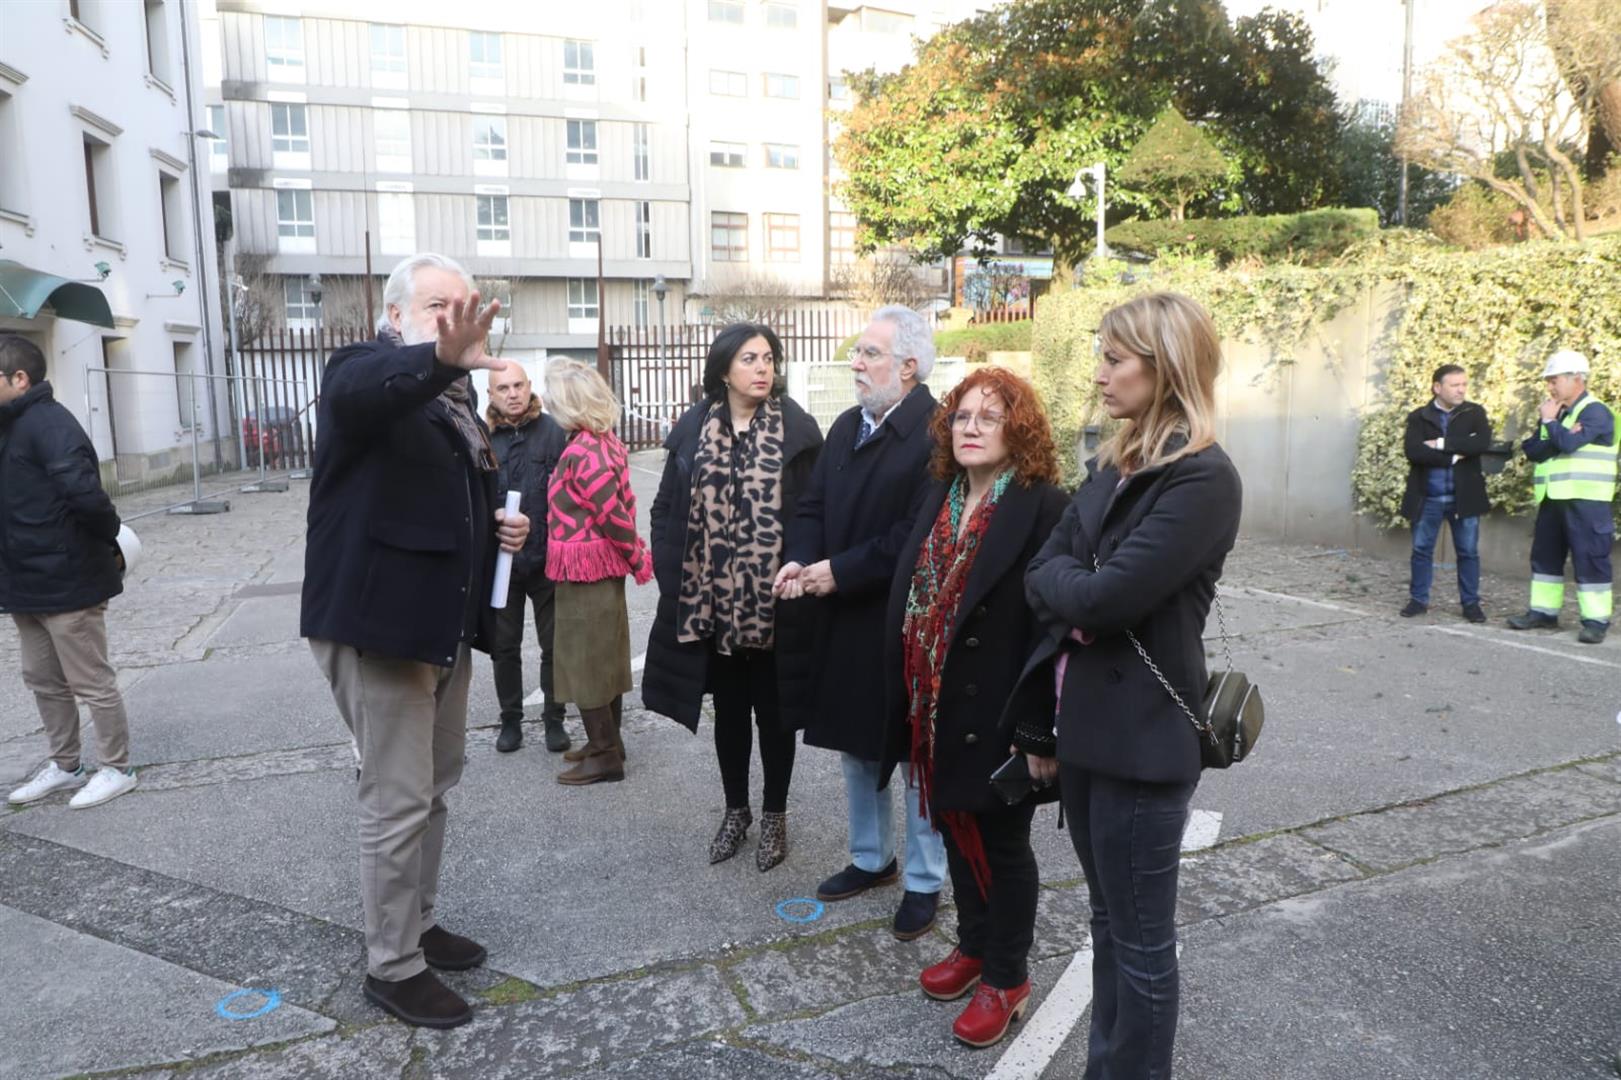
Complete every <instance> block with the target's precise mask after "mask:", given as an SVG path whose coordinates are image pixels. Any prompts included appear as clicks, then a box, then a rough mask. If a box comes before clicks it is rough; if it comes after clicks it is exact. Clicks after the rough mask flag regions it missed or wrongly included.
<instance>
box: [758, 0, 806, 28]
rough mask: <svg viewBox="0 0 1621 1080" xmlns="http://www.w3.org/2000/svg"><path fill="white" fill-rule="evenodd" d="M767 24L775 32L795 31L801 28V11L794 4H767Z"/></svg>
mask: <svg viewBox="0 0 1621 1080" xmlns="http://www.w3.org/2000/svg"><path fill="white" fill-rule="evenodd" d="M765 24H766V25H767V26H769V27H771V28H772V29H773V30H793V29H795V28H796V27H798V26H799V11H798V10H797V9H796V8H795V7H794V6H793V5H792V4H767V5H766V6H765Z"/></svg>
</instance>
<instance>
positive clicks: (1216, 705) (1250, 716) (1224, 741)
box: [1092, 556, 1266, 769]
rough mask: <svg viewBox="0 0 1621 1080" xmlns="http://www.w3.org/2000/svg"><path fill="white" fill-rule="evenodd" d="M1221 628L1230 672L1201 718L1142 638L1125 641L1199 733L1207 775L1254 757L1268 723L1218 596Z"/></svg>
mask: <svg viewBox="0 0 1621 1080" xmlns="http://www.w3.org/2000/svg"><path fill="white" fill-rule="evenodd" d="M1092 566H1093V568H1094V569H1095V568H1097V566H1098V561H1097V557H1096V556H1094V557H1093V559H1092ZM1215 608H1216V624H1217V626H1219V627H1220V628H1221V652H1222V656H1223V657H1224V658H1225V659H1226V662H1227V667H1226V670H1224V671H1217V672H1214V673H1213V674H1212V675H1211V676H1210V681H1209V682H1208V683H1207V684H1205V691H1204V700H1203V701H1202V702H1200V703H1199V714H1198V715H1196V714H1195V713H1194V711H1193V710H1192V709H1190V708H1188V703H1187V702H1185V701H1183V700H1182V695H1181V694H1178V693H1177V692H1176V688H1175V687H1174V686H1172V685H1171V681H1170V680H1169V679H1167V678H1166V677H1165V673H1164V672H1163V671H1161V670H1160V669H1159V665H1158V664H1156V663H1154V658H1153V657H1151V656H1149V655H1148V650H1147V649H1145V648H1143V643H1142V642H1140V641H1138V640H1137V635H1136V634H1134V633H1132V632H1131V631H1130V630H1127V631H1126V637H1127V639H1128V640H1130V641H1131V644H1132V647H1133V648H1134V649H1136V650H1137V655H1138V656H1141V657H1142V658H1143V663H1145V664H1147V665H1148V670H1149V671H1152V672H1153V673H1154V678H1156V679H1158V680H1159V684H1160V685H1161V686H1163V687H1164V688H1165V692H1166V693H1167V694H1169V695H1171V700H1172V701H1174V702H1176V704H1177V707H1178V708H1180V709H1181V710H1182V711H1183V712H1184V713H1185V714H1186V715H1187V718H1188V722H1189V723H1191V724H1192V725H1193V730H1194V731H1197V732H1198V733H1199V764H1200V765H1202V766H1203V767H1204V768H1206V769H1225V768H1228V767H1229V766H1231V765H1233V764H1235V763H1236V762H1240V761H1243V760H1244V759H1245V758H1247V757H1249V755H1250V751H1251V750H1253V749H1255V740H1257V739H1259V738H1260V737H1261V725H1263V724H1265V723H1266V703H1265V702H1263V701H1262V700H1261V688H1260V687H1259V686H1256V685H1255V684H1254V683H1252V682H1250V680H1249V676H1247V675H1245V674H1244V673H1243V672H1242V671H1234V670H1233V652H1232V649H1231V648H1230V647H1229V644H1228V640H1227V615H1226V612H1224V611H1223V610H1222V606H1221V593H1219V592H1218V593H1216V595H1215Z"/></svg>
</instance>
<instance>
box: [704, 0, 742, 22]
mask: <svg viewBox="0 0 1621 1080" xmlns="http://www.w3.org/2000/svg"><path fill="white" fill-rule="evenodd" d="M709 21H710V22H718V23H731V24H732V25H733V26H742V25H743V0H709Z"/></svg>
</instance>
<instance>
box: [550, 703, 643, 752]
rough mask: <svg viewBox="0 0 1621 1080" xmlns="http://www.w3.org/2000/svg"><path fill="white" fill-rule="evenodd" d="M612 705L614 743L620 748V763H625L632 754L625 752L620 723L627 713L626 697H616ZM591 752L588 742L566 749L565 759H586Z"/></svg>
mask: <svg viewBox="0 0 1621 1080" xmlns="http://www.w3.org/2000/svg"><path fill="white" fill-rule="evenodd" d="M611 707H612V709H613V714H614V726H613V735H614V743H615V744H616V745H617V746H618V748H619V761H620V764H623V763H624V762H626V761H629V760H630V755H629V754H627V753H625V740H624V739H623V738H621V737H620V733H619V728H620V724H621V723H622V722H623V720H624V715H625V699H624V698H623V697H616V698H614V700H613V705H612V706H611ZM590 752H591V747H590V744H589V743H587V745H585V746H580V747H576V748H575V749H573V750H569V751H566V752H565V753H564V754H563V760H564V761H584V760H585V757H586V755H587V754H589V753H590Z"/></svg>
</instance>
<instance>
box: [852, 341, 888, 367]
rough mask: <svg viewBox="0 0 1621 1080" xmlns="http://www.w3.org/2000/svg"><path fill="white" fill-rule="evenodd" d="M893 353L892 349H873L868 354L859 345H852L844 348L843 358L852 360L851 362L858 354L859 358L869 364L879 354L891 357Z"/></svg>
mask: <svg viewBox="0 0 1621 1080" xmlns="http://www.w3.org/2000/svg"><path fill="white" fill-rule="evenodd" d="M894 355H895V350H893V349H874V350H873V352H872V354H871V355H868V354H867V353H866V352H864V351H863V350H862V348H861V346H860V345H852V346H850V347H849V348H848V349H845V350H844V358H845V359H846V360H848V361H850V362H852V363H854V362H855V359H856V357H858V356H859V357H860V358H861V359H863V360H865V361H866V362H867V363H869V364H870V363H872V362H873V361H874V360H876V359H878V358H879V357H880V356H890V357H893V356H894Z"/></svg>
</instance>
